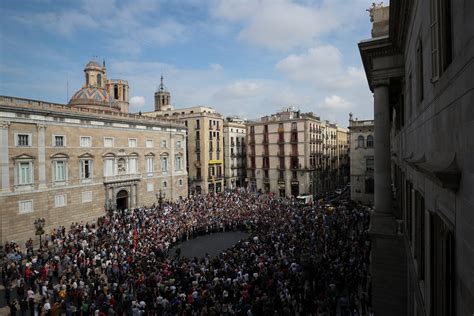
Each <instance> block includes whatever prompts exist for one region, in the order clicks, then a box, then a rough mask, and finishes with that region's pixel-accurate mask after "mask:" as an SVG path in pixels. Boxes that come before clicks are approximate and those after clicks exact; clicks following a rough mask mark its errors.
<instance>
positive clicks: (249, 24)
mask: <svg viewBox="0 0 474 316" xmlns="http://www.w3.org/2000/svg"><path fill="white" fill-rule="evenodd" d="M367 6H368V3H367V1H366V0H351V1H349V2H348V1H345V0H323V1H314V0H307V1H295V0H214V2H213V4H212V5H211V6H210V13H211V15H212V16H214V17H216V18H218V19H221V20H226V21H229V22H232V23H235V24H236V25H238V27H239V29H240V30H239V32H238V35H237V37H238V39H240V40H243V41H246V42H248V43H251V44H254V45H257V46H261V47H265V48H270V49H277V50H290V49H292V48H295V47H308V46H311V45H313V44H314V43H315V42H316V41H317V40H318V39H319V38H320V37H321V36H322V35H325V34H328V33H329V32H331V31H334V30H337V29H341V28H342V27H344V28H353V27H354V25H355V24H357V22H359V20H360V19H361V18H362V17H364V16H366V12H365V9H366V7H367Z"/></svg>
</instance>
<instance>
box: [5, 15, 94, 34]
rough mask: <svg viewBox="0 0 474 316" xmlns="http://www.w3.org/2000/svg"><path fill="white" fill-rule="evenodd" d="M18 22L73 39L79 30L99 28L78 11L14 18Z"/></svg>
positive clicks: (90, 18)
mask: <svg viewBox="0 0 474 316" xmlns="http://www.w3.org/2000/svg"><path fill="white" fill-rule="evenodd" d="M14 18H15V19H16V20H17V21H18V22H20V23H23V24H28V25H31V26H33V27H42V28H44V29H46V30H48V31H50V32H52V33H55V34H57V35H60V36H62V37H71V36H72V35H73V34H74V33H75V32H77V31H78V30H79V29H89V28H97V27H98V23H97V22H96V21H95V20H94V19H93V18H92V17H91V16H89V15H87V14H83V13H80V12H77V11H64V12H61V13H36V14H29V15H27V16H23V15H20V16H16V17H14Z"/></svg>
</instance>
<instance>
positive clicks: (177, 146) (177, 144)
mask: <svg viewBox="0 0 474 316" xmlns="http://www.w3.org/2000/svg"><path fill="white" fill-rule="evenodd" d="M176 148H177V149H181V141H180V140H177V141H176Z"/></svg>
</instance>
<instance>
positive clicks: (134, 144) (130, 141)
mask: <svg viewBox="0 0 474 316" xmlns="http://www.w3.org/2000/svg"><path fill="white" fill-rule="evenodd" d="M128 147H130V148H135V147H137V139H136V138H129V139H128Z"/></svg>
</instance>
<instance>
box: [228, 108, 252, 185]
mask: <svg viewBox="0 0 474 316" xmlns="http://www.w3.org/2000/svg"><path fill="white" fill-rule="evenodd" d="M246 132H247V130H246V126H245V121H244V120H242V119H239V118H235V117H227V118H226V120H225V121H224V139H223V144H224V145H223V146H224V186H225V187H226V188H228V189H233V188H236V187H243V186H245V177H246V173H247V170H246V160H247V159H246V151H245V142H246Z"/></svg>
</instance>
